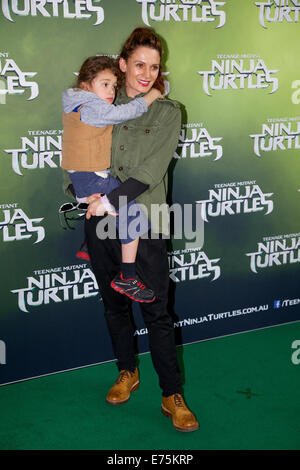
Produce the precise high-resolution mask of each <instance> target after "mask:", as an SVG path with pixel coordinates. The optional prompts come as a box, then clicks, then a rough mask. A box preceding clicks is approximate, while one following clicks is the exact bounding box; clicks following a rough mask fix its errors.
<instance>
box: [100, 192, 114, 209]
mask: <svg viewBox="0 0 300 470" xmlns="http://www.w3.org/2000/svg"><path fill="white" fill-rule="evenodd" d="M100 201H101V203H102V205H103V207H104V208H105V210H106V211H107V212H115V208H114V206H113V205H112V204H111V203H110V202H109V199H108V197H107V196H106V195H104V196H102V197H101V198H100Z"/></svg>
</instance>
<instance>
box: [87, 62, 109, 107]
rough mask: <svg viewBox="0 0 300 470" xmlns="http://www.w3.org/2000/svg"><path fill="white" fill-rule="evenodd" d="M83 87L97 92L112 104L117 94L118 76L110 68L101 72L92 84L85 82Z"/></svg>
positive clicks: (96, 93)
mask: <svg viewBox="0 0 300 470" xmlns="http://www.w3.org/2000/svg"><path fill="white" fill-rule="evenodd" d="M83 85H84V86H83V88H84V89H85V90H87V91H91V92H92V93H95V95H97V96H98V97H99V98H101V99H102V100H104V101H106V103H109V104H111V103H112V102H113V101H114V99H115V95H116V88H117V77H116V76H115V75H114V74H113V72H112V71H111V70H109V69H106V70H102V72H99V73H98V74H97V75H96V77H95V78H94V80H93V81H92V83H91V84H87V83H83Z"/></svg>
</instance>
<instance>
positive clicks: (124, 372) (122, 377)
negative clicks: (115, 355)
mask: <svg viewBox="0 0 300 470" xmlns="http://www.w3.org/2000/svg"><path fill="white" fill-rule="evenodd" d="M133 374H134V372H131V371H130V370H122V371H121V372H120V375H119V377H118V380H117V382H116V383H117V384H119V383H121V382H124V381H125V380H126V379H129V378H130V375H131V377H132V376H133Z"/></svg>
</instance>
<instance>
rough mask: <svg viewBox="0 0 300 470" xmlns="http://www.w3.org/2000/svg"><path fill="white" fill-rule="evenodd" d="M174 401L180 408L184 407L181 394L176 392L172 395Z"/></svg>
mask: <svg viewBox="0 0 300 470" xmlns="http://www.w3.org/2000/svg"><path fill="white" fill-rule="evenodd" d="M174 402H175V406H178V407H180V408H184V401H183V398H182V396H181V395H178V394H177V393H176V394H175V395H174Z"/></svg>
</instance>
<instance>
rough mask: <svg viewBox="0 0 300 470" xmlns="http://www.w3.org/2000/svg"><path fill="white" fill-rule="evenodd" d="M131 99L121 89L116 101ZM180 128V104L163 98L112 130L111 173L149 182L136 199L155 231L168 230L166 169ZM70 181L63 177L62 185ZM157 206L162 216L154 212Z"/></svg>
mask: <svg viewBox="0 0 300 470" xmlns="http://www.w3.org/2000/svg"><path fill="white" fill-rule="evenodd" d="M140 96H142V95H140ZM132 99H133V98H129V97H127V95H126V92H125V90H124V89H122V90H121V92H120V94H119V96H118V98H117V100H116V104H123V103H128V102H129V101H131V100H132ZM180 128H181V112H180V107H179V105H178V104H177V103H176V102H174V101H171V100H167V99H162V100H156V101H154V103H152V105H151V106H150V107H149V110H148V112H147V113H144V114H143V115H142V116H141V117H139V118H137V119H134V120H130V121H126V122H123V123H122V124H117V125H115V126H114V130H113V136H112V152H111V174H112V176H114V177H118V178H119V179H120V180H121V181H122V182H124V181H126V180H127V179H128V178H135V179H137V180H139V181H141V182H142V183H145V184H147V185H149V188H148V189H147V190H146V191H145V192H144V193H142V194H141V195H140V196H138V197H137V198H136V200H137V202H139V203H140V204H143V205H144V206H145V208H146V210H147V215H148V217H149V219H150V223H151V227H152V230H153V232H155V233H165V234H167V233H168V223H167V222H168V216H167V213H168V209H167V206H166V192H167V186H168V184H167V170H168V166H169V164H170V162H171V160H172V157H173V154H174V152H175V150H176V147H177V144H178V138H179V133H180ZM69 183H70V182H68V178H67V177H66V176H65V182H64V187H65V188H66V187H67V186H68V184H69ZM153 205H154V206H153ZM159 206H160V212H161V216H160V215H159V211H157V208H158V207H159Z"/></svg>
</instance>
